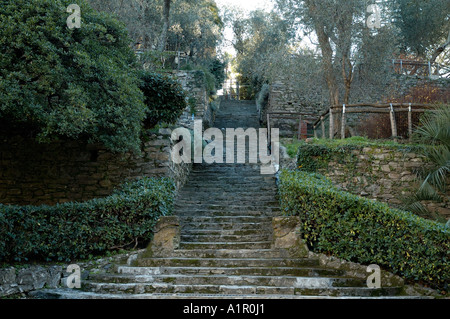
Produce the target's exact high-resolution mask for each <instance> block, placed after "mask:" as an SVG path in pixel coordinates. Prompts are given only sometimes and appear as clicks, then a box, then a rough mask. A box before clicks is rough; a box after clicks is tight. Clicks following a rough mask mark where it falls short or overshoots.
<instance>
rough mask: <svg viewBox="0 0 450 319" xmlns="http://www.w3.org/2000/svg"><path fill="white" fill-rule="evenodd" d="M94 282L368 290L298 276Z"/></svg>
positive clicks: (107, 278)
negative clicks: (353, 288)
mask: <svg viewBox="0 0 450 319" xmlns="http://www.w3.org/2000/svg"><path fill="white" fill-rule="evenodd" d="M89 281H90V282H92V283H116V284H128V283H170V284H174V285H229V286H270V287H292V288H304V289H317V288H322V289H325V288H333V287H367V284H366V281H365V280H363V279H354V278H345V277H297V276H261V275H259V276H258V275H237V276H229V275H212V274H208V275H193V274H189V275H184V274H169V275H136V274H93V275H90V277H89Z"/></svg>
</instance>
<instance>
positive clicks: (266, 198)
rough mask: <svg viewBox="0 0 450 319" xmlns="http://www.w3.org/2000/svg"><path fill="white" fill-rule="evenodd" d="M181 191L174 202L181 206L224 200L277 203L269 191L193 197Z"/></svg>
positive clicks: (215, 203)
mask: <svg viewBox="0 0 450 319" xmlns="http://www.w3.org/2000/svg"><path fill="white" fill-rule="evenodd" d="M183 195H184V194H183V193H180V194H179V196H178V197H177V202H176V203H175V206H182V205H186V204H206V203H209V204H213V205H219V204H223V203H224V202H228V203H229V202H233V201H236V202H246V203H247V202H249V201H250V202H252V203H255V202H257V203H273V204H277V205H279V203H278V200H277V197H276V196H275V195H274V194H271V193H269V192H267V193H263V194H260V195H256V194H255V195H254V196H251V195H250V194H248V195H246V194H241V193H232V194H218V195H213V194H208V195H207V194H196V196H195V197H190V196H183ZM230 195H232V196H233V198H230Z"/></svg>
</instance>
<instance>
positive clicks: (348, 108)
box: [313, 103, 434, 141]
mask: <svg viewBox="0 0 450 319" xmlns="http://www.w3.org/2000/svg"><path fill="white" fill-rule="evenodd" d="M433 108H434V107H433V106H432V105H429V104H417V103H416V104H414V103H388V104H375V103H360V104H348V105H345V104H343V105H335V106H333V107H331V108H329V109H328V110H327V111H325V112H324V113H322V114H321V115H320V117H319V119H318V120H317V121H315V122H314V124H313V128H314V136H315V137H317V136H318V134H317V129H318V128H319V126H320V129H321V130H322V137H325V136H326V134H325V133H326V132H325V120H326V118H327V117H328V120H329V123H330V124H329V132H328V134H329V138H330V139H333V138H334V135H335V127H334V126H335V118H334V117H335V115H338V114H341V125H340V131H341V132H340V133H341V138H345V128H346V124H347V123H346V114H348V113H389V115H390V123H391V133H392V138H393V139H394V141H397V140H398V134H397V122H396V119H395V113H396V112H408V135H409V137H410V138H411V135H412V130H413V125H412V113H415V112H420V113H423V112H425V111H427V110H432V109H433Z"/></svg>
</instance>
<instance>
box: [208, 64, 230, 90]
mask: <svg viewBox="0 0 450 319" xmlns="http://www.w3.org/2000/svg"><path fill="white" fill-rule="evenodd" d="M225 67H226V63H225V62H222V61H220V60H219V59H214V60H212V61H211V62H210V64H209V72H210V73H211V74H212V75H213V76H214V79H215V87H216V89H221V88H222V86H223V82H224V81H225Z"/></svg>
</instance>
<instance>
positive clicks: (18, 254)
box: [0, 178, 175, 262]
mask: <svg viewBox="0 0 450 319" xmlns="http://www.w3.org/2000/svg"><path fill="white" fill-rule="evenodd" d="M174 191H175V187H174V184H173V182H172V181H171V180H170V179H167V178H161V179H155V178H144V179H141V180H137V181H134V182H128V183H125V184H124V185H123V186H122V187H121V188H120V189H118V190H116V191H115V192H114V193H113V194H112V195H111V196H109V197H106V198H99V199H93V200H90V201H86V202H82V203H76V202H73V203H64V204H57V205H55V206H46V205H44V206H6V205H1V204H0V262H14V261H30V260H36V261H70V260H73V259H77V258H81V259H83V258H87V257H88V256H89V255H93V254H101V253H104V252H106V251H108V250H110V249H114V248H119V247H124V246H130V245H131V247H132V246H133V245H136V244H137V243H139V242H140V243H141V244H142V243H147V242H148V241H149V240H150V239H151V238H152V229H153V226H154V225H155V223H156V221H157V220H158V218H159V217H160V216H163V215H169V214H171V212H172V204H173V199H174Z"/></svg>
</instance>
